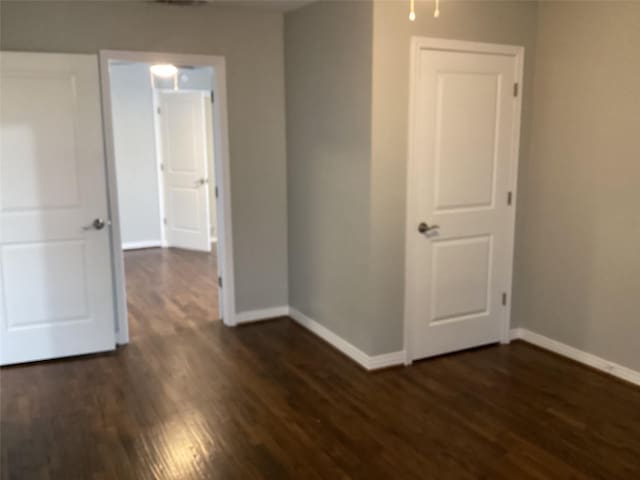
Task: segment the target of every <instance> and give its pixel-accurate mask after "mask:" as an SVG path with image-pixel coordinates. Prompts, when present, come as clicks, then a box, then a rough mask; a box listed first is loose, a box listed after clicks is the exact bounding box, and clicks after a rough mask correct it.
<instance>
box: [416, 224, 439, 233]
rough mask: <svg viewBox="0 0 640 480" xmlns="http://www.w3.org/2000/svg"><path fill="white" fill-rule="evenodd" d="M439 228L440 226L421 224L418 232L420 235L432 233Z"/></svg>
mask: <svg viewBox="0 0 640 480" xmlns="http://www.w3.org/2000/svg"><path fill="white" fill-rule="evenodd" d="M439 228H440V225H429V224H428V223H427V222H420V224H419V225H418V231H419V232H420V233H428V232H432V231H434V230H438V229H439Z"/></svg>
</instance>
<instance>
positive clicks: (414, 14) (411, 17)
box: [409, 12, 416, 22]
mask: <svg viewBox="0 0 640 480" xmlns="http://www.w3.org/2000/svg"><path fill="white" fill-rule="evenodd" d="M409 20H411V21H412V22H415V20H416V12H410V13H409Z"/></svg>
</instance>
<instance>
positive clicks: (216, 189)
mask: <svg viewBox="0 0 640 480" xmlns="http://www.w3.org/2000/svg"><path fill="white" fill-rule="evenodd" d="M215 191H216V198H218V187H217V186H216V188H215Z"/></svg>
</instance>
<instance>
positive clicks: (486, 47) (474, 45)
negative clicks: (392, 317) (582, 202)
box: [404, 36, 524, 365]
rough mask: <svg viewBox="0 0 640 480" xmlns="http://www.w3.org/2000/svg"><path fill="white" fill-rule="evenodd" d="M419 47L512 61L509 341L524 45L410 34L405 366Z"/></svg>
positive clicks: (504, 336) (504, 337) (504, 335)
mask: <svg viewBox="0 0 640 480" xmlns="http://www.w3.org/2000/svg"><path fill="white" fill-rule="evenodd" d="M421 50H439V51H448V52H468V53H485V54H493V55H505V56H510V57H514V58H515V61H516V82H518V90H519V92H518V95H517V97H516V101H515V102H513V108H514V124H513V132H512V152H511V159H510V163H509V167H510V168H509V190H510V191H511V192H512V203H511V206H512V208H511V210H510V212H509V216H508V220H507V221H508V226H507V229H508V230H507V231H508V237H509V242H508V247H507V262H506V263H507V272H505V275H506V279H507V285H506V287H505V288H506V293H507V298H508V301H507V305H506V306H505V308H504V309H503V313H502V328H501V334H500V341H501V343H509V341H510V335H509V330H510V328H509V326H510V323H511V304H512V298H513V296H512V294H511V290H512V283H513V248H514V238H515V220H516V199H517V193H516V192H517V188H518V163H519V157H520V114H521V110H522V80H523V69H524V47H519V46H513V45H501V44H494V43H480V42H465V41H460V40H448V39H442V38H430V37H415V36H414V37H412V38H411V47H410V59H411V60H410V73H409V122H408V123H409V135H408V145H407V205H406V212H405V214H406V217H405V218H406V220H405V270H404V271H405V276H404V284H405V288H404V292H405V294H404V352H405V365H410V364H411V363H412V362H413V354H412V352H411V342H410V338H411V334H412V332H411V327H412V325H411V322H410V320H409V315H408V312H409V309H410V308H411V306H410V298H411V295H410V294H409V285H410V278H409V276H410V275H409V272H410V262H411V260H412V258H413V257H414V251H413V248H412V247H411V242H409V239H410V238H411V237H410V235H413V234H415V231H414V230H415V225H413V224H410V222H409V220H408V219H409V212H410V208H412V205H414V204H415V194H416V192H414V191H413V189H412V188H411V185H412V182H411V179H412V178H413V176H414V175H415V173H414V172H415V171H416V167H417V159H416V158H415V155H414V152H413V143H414V142H413V139H414V135H415V132H414V116H415V114H416V110H417V109H416V108H415V107H414V103H415V99H416V96H417V88H418V82H417V81H416V74H417V66H418V54H419V53H420V51H421Z"/></svg>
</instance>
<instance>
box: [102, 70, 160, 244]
mask: <svg viewBox="0 0 640 480" xmlns="http://www.w3.org/2000/svg"><path fill="white" fill-rule="evenodd" d="M110 76H111V95H112V105H113V107H112V108H113V124H114V125H113V133H114V142H115V153H116V170H117V175H118V202H119V205H120V228H121V231H122V244H123V247H125V248H126V247H127V246H131V245H134V244H141V243H145V244H148V243H154V242H155V243H156V244H159V243H160V213H159V204H158V180H157V167H156V165H157V162H156V147H155V133H154V127H153V95H152V89H151V80H150V77H149V67H148V66H147V65H145V64H141V63H138V64H127V65H112V66H111V68H110Z"/></svg>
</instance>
